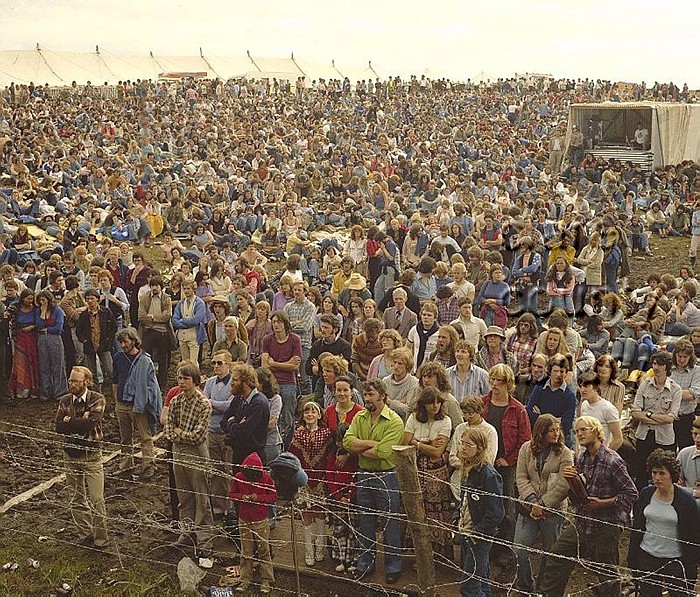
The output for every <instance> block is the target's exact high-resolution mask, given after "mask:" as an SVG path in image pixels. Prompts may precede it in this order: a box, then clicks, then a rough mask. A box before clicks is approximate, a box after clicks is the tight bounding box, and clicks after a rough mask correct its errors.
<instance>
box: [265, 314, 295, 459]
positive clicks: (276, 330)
mask: <svg viewBox="0 0 700 597" xmlns="http://www.w3.org/2000/svg"><path fill="white" fill-rule="evenodd" d="M271 322H272V333H271V334H269V335H267V336H265V338H263V342H262V357H261V360H262V366H263V367H267V368H268V369H270V371H272V374H273V375H274V376H275V379H276V380H277V383H278V384H279V387H280V396H282V412H281V413H280V418H279V428H280V433H281V434H282V443H283V445H284V446H285V447H287V446H289V442H291V441H292V435H294V416H295V414H296V409H297V380H296V376H297V372H298V371H299V367H300V366H301V355H302V349H301V339H300V338H299V336H297V335H296V334H293V333H292V326H291V325H290V323H289V317H288V316H287V313H286V311H275V312H274V313H273V314H272V318H271Z"/></svg>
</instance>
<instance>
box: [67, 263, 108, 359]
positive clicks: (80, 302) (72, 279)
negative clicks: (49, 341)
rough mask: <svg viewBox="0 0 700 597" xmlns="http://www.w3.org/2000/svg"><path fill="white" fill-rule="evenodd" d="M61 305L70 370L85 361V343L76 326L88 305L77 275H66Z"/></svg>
mask: <svg viewBox="0 0 700 597" xmlns="http://www.w3.org/2000/svg"><path fill="white" fill-rule="evenodd" d="M98 297H99V293H98ZM59 306H60V307H61V309H63V313H64V314H65V323H64V324H63V333H62V337H63V349H64V353H65V355H66V371H68V370H70V369H72V368H73V367H74V366H75V365H82V364H83V361H84V354H83V344H82V342H81V341H80V340H79V339H78V335H77V332H76V329H75V328H76V324H77V322H78V317H79V316H80V314H81V313H82V312H84V311H85V309H86V307H85V299H84V296H83V292H82V288H81V286H80V282H79V281H78V278H77V276H66V293H65V294H64V295H63V298H62V299H61V302H60V303H59ZM112 336H114V334H112Z"/></svg>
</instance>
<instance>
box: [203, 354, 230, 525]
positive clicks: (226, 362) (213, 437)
mask: <svg viewBox="0 0 700 597" xmlns="http://www.w3.org/2000/svg"><path fill="white" fill-rule="evenodd" d="M211 364H212V366H213V368H214V375H212V376H211V377H210V378H209V379H207V381H205V382H204V392H203V393H204V396H205V397H206V398H207V400H209V403H210V404H211V418H210V419H209V431H208V432H207V448H208V449H209V460H210V462H211V465H212V475H211V478H210V481H209V485H210V490H211V504H212V513H213V515H214V519H216V518H220V517H221V516H224V515H225V514H226V512H228V510H229V507H230V503H229V500H228V499H227V497H226V496H227V494H228V490H229V485H230V483H231V477H232V476H233V472H232V470H231V462H232V460H231V459H232V456H233V452H232V450H231V446H229V445H228V444H227V443H226V437H227V436H226V434H225V433H224V432H223V430H222V429H221V421H222V419H223V416H224V413H225V412H226V411H227V410H228V408H229V406H230V405H231V355H230V354H229V353H228V351H224V350H222V351H218V352H215V353H214V354H213V355H212V357H211Z"/></svg>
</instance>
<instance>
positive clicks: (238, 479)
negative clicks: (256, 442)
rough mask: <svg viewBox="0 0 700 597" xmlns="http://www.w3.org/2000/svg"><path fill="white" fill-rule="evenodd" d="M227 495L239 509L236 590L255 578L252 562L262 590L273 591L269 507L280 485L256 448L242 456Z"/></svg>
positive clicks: (273, 577) (262, 591)
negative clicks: (264, 465)
mask: <svg viewBox="0 0 700 597" xmlns="http://www.w3.org/2000/svg"><path fill="white" fill-rule="evenodd" d="M228 497H229V498H230V499H231V500H233V502H234V503H235V505H236V508H237V510H238V526H239V529H240V534H241V576H240V581H239V585H238V588H237V592H245V591H247V590H248V588H249V587H250V584H251V583H252V582H253V563H254V562H257V563H258V565H259V570H260V581H261V585H260V592H261V593H270V591H271V585H272V583H273V582H274V581H275V573H274V570H273V568H272V556H271V554H270V525H269V522H268V519H267V518H268V511H269V507H270V506H271V505H273V504H274V503H275V502H276V501H277V489H276V488H275V482H274V481H273V480H272V477H270V474H269V473H268V472H267V471H265V470H264V469H263V465H262V460H260V456H258V454H257V452H252V453H251V454H249V455H248V456H246V457H245V459H244V460H243V465H242V466H241V467H240V470H239V471H238V472H237V473H236V474H235V475H234V476H233V479H232V481H231V489H230V490H229V492H228Z"/></svg>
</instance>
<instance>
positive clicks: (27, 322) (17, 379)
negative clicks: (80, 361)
mask: <svg viewBox="0 0 700 597" xmlns="http://www.w3.org/2000/svg"><path fill="white" fill-rule="evenodd" d="M37 311H38V310H37V307H36V304H35V297H34V292H33V291H31V290H29V289H28V288H25V289H24V290H23V291H22V292H21V293H20V295H19V299H18V300H17V309H16V311H15V315H14V317H13V318H12V320H11V321H10V322H9V325H10V326H12V327H11V328H10V329H13V330H14V334H15V338H14V346H13V351H12V372H11V373H10V382H9V387H10V392H11V393H12V394H13V395H14V397H15V398H20V399H22V398H28V397H29V395H30V394H34V395H36V394H37V393H38V391H39V358H38V351H37V328H36V325H37V324H36V319H37ZM8 317H9V315H8Z"/></svg>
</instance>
